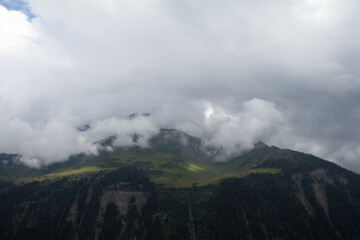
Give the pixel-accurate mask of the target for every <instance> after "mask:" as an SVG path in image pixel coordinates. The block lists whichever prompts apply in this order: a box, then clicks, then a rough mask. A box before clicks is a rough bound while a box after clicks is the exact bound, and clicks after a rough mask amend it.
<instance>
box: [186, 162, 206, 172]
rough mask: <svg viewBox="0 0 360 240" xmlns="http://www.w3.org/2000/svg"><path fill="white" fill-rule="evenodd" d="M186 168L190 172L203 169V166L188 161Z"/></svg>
mask: <svg viewBox="0 0 360 240" xmlns="http://www.w3.org/2000/svg"><path fill="white" fill-rule="evenodd" d="M187 170H188V171H192V172H199V171H205V169H204V168H202V167H200V166H199V165H195V164H193V163H189V166H188V167H187Z"/></svg>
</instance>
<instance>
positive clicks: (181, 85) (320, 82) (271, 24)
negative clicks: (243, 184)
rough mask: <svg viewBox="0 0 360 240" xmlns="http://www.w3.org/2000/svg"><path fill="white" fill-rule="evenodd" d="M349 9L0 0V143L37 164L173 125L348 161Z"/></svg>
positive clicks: (320, 2) (304, 0)
mask: <svg viewBox="0 0 360 240" xmlns="http://www.w3.org/2000/svg"><path fill="white" fill-rule="evenodd" d="M359 16H360V2H359V1H357V0H343V1H338V0H290V1H277V0H274V1H267V0H251V1H249V0H240V1H238V0H237V1H235V0H234V1H232V0H226V1H212V0H197V1H193V0H181V1H177V0H140V1H138V0H76V1H73V0H61V1H55V0H28V1H18V0H0V110H1V112H0V126H1V129H0V152H6V153H20V154H23V155H24V157H23V158H22V161H23V162H25V163H26V164H28V165H31V166H39V165H41V164H47V163H52V162H56V161H63V160H64V159H66V158H67V157H68V156H69V155H71V154H75V153H78V152H87V153H96V151H97V146H96V145H94V144H93V143H94V142H95V141H97V140H99V139H101V138H105V137H108V136H111V135H114V134H116V135H118V136H119V137H118V139H117V141H116V144H118V145H127V144H129V143H130V142H131V134H132V133H133V132H138V133H140V134H141V135H142V136H143V138H142V140H141V141H140V143H139V144H141V145H143V146H146V140H147V139H148V137H150V136H151V135H153V134H156V133H157V132H158V130H159V128H162V127H168V128H170V127H172V128H178V129H181V130H184V131H186V132H188V133H190V134H192V135H196V136H204V132H206V133H207V138H206V139H205V138H204V143H205V144H208V145H215V146H219V147H222V148H223V149H224V154H225V155H226V156H232V155H234V154H239V153H242V152H244V151H246V150H248V149H251V147H252V146H253V144H254V143H256V142H257V141H259V140H262V141H264V142H266V143H267V144H268V145H276V146H278V147H281V148H290V149H295V150H299V151H304V152H308V153H312V154H314V155H317V156H319V157H322V158H325V159H328V160H331V161H334V162H336V163H338V164H340V165H341V166H344V167H347V168H350V169H352V170H354V171H357V172H360V127H359V123H360V79H359V77H360V41H359V39H360V18H359ZM134 112H138V113H144V112H146V113H151V115H150V117H138V118H135V119H133V120H129V119H128V118H127V116H128V115H129V114H131V113H134ZM85 124H90V126H91V128H90V129H89V130H88V131H79V128H81V127H83V126H84V125H85Z"/></svg>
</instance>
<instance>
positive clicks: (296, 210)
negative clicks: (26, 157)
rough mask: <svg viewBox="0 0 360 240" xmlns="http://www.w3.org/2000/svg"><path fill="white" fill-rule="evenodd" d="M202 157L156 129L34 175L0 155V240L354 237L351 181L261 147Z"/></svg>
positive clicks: (183, 139) (302, 157)
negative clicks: (143, 141) (216, 158)
mask: <svg viewBox="0 0 360 240" xmlns="http://www.w3.org/2000/svg"><path fill="white" fill-rule="evenodd" d="M110 142H111V141H108V143H106V142H104V144H109V143H110ZM206 154H207V153H206V150H204V149H203V148H202V146H201V141H200V140H199V139H196V138H193V137H191V136H189V135H186V134H185V133H182V132H180V131H177V130H162V131H161V133H160V134H159V135H158V136H155V137H154V138H153V139H151V142H150V146H149V148H146V149H141V148H139V147H131V148H115V149H114V151H112V152H105V151H104V152H101V153H100V154H99V155H98V156H87V155H83V154H80V155H78V156H73V157H71V158H70V159H69V161H67V162H64V163H58V164H54V165H50V166H48V167H47V168H44V169H39V170H31V169H28V168H26V167H24V166H21V165H17V164H16V162H11V161H9V159H10V158H11V157H13V158H14V159H16V158H17V156H16V155H1V156H2V160H4V161H8V162H5V163H3V165H2V170H1V172H0V173H1V174H2V177H3V179H8V180H11V181H10V182H0V185H1V186H0V189H1V190H0V238H1V239H172V240H173V239H226V240H229V239H230V240H231V239H360V176H359V175H358V174H355V173H353V172H351V171H349V170H346V169H344V168H341V167H339V166H337V165H336V164H334V163H331V162H328V161H325V160H322V159H320V158H317V157H315V156H312V155H310V154H304V153H301V152H296V151H291V150H284V149H279V148H277V147H269V146H266V145H265V144H264V143H261V142H260V143H258V144H257V145H256V147H255V148H254V149H253V150H251V151H249V152H247V153H245V154H243V155H242V156H239V157H236V158H233V159H230V160H229V161H227V162H224V163H216V162H212V161H209V160H207V159H206V157H205V156H207V155H206ZM118 167H120V169H119V170H115V171H113V170H114V169H116V168H118ZM137 169H141V170H137ZM64 177H65V178H64ZM14 180H15V181H14ZM35 180H41V181H35ZM150 181H152V182H154V183H155V185H152V184H150Z"/></svg>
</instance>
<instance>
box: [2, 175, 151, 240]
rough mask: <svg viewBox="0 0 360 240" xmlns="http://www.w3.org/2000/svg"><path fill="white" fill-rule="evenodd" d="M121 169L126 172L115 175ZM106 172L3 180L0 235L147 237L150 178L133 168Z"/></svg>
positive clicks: (42, 237) (48, 237)
mask: <svg viewBox="0 0 360 240" xmlns="http://www.w3.org/2000/svg"><path fill="white" fill-rule="evenodd" d="M124 173H125V175H128V176H125V177H123V178H122V177H119V176H121V175H124ZM109 175H110V174H108V175H105V176H104V177H102V179H101V180H98V179H96V178H95V177H94V178H92V179H82V180H80V181H76V182H74V181H68V180H66V179H63V180H61V181H56V182H53V183H40V182H32V183H29V184H25V185H22V186H14V185H11V184H7V183H3V184H2V185H3V186H2V188H1V194H0V197H1V200H0V202H1V205H0V213H1V215H0V221H1V222H0V223H1V227H0V238H1V239H76V240H77V239H120V238H121V239H147V235H146V230H147V228H148V226H150V225H151V221H148V219H149V216H152V215H154V209H152V208H151V207H149V206H147V207H145V204H146V203H147V202H148V199H149V198H150V196H151V195H152V194H154V193H153V192H152V190H151V189H152V188H151V186H150V182H149V181H148V179H146V178H145V177H144V176H143V175H142V172H141V171H138V170H137V169H136V168H125V169H122V170H118V171H117V172H116V174H113V176H110V177H109ZM114 176H115V177H116V178H117V179H116V178H114ZM145 218H146V220H145ZM150 220H152V219H150Z"/></svg>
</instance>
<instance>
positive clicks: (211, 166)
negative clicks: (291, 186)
mask: <svg viewBox="0 0 360 240" xmlns="http://www.w3.org/2000/svg"><path fill="white" fill-rule="evenodd" d="M109 142H111V141H104V144H106V143H109ZM274 151H275V152H276V151H278V149H276V148H271V147H267V146H266V145H265V144H263V143H261V144H258V145H257V146H256V148H255V149H254V150H252V151H251V152H249V153H247V154H245V155H243V156H241V157H238V158H235V159H232V160H230V161H228V162H224V163H219V162H214V161H213V160H212V159H211V156H209V155H208V154H207V153H206V152H205V151H204V149H203V147H202V146H201V141H200V139H197V138H194V137H192V136H189V135H187V134H186V133H183V132H180V131H177V130H168V129H164V130H162V131H161V132H160V134H159V135H157V136H154V137H153V138H152V139H151V140H150V144H149V147H148V148H140V147H136V146H135V147H129V148H115V149H114V151H113V152H106V151H103V152H100V154H99V155H96V156H95V155H84V154H79V155H76V156H72V157H70V158H69V159H68V161H66V162H63V163H56V164H52V165H49V166H47V167H46V168H43V169H39V170H36V169H30V168H27V167H25V166H22V165H19V164H12V165H11V166H10V165H8V166H4V165H3V166H2V167H1V168H0V169H2V171H1V172H0V177H1V179H3V180H14V181H15V182H17V183H21V182H30V181H34V180H38V181H45V180H46V181H53V180H57V179H60V178H63V177H68V178H70V179H80V178H82V177H86V176H91V175H92V174H95V173H97V172H99V171H110V170H113V169H116V168H118V167H121V166H125V165H131V166H135V167H139V168H142V169H144V170H146V172H147V174H148V175H149V176H150V177H151V180H152V181H153V182H155V183H157V184H163V185H165V186H168V187H190V186H193V185H198V186H203V185H208V184H212V183H217V182H219V181H220V180H222V179H224V178H229V177H241V176H245V175H248V174H250V173H278V172H280V169H277V168H273V167H271V168H270V167H269V168H267V167H262V168H259V166H258V164H257V161H260V159H262V158H263V157H264V156H266V155H268V154H272V153H273V152H274ZM254 160H255V161H254ZM20 166H21V167H20Z"/></svg>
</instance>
